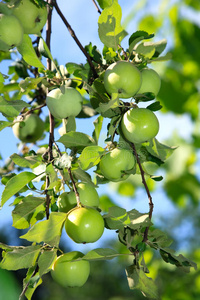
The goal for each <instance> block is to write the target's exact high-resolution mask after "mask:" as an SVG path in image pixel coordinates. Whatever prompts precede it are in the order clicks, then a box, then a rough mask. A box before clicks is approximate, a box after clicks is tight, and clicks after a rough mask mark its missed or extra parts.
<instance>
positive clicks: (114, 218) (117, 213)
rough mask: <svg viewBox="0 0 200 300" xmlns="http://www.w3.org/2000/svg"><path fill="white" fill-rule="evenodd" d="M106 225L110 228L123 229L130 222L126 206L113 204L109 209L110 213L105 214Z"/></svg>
mask: <svg viewBox="0 0 200 300" xmlns="http://www.w3.org/2000/svg"><path fill="white" fill-rule="evenodd" d="M104 220H105V224H106V227H107V228H108V229H112V230H113V229H114V230H116V229H123V228H124V226H127V224H130V219H129V217H128V214H127V211H126V210H125V209H124V208H121V207H118V206H113V207H110V208H109V210H108V214H106V215H104Z"/></svg>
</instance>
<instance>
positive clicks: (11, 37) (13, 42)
mask: <svg viewBox="0 0 200 300" xmlns="http://www.w3.org/2000/svg"><path fill="white" fill-rule="evenodd" d="M23 34H24V31H23V27H22V25H21V23H20V21H19V20H18V19H17V18H16V17H15V16H12V15H5V14H0V50H2V51H8V50H10V49H12V48H14V47H15V46H18V45H20V44H21V42H22V39H23Z"/></svg>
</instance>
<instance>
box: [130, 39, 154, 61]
mask: <svg viewBox="0 0 200 300" xmlns="http://www.w3.org/2000/svg"><path fill="white" fill-rule="evenodd" d="M134 50H135V51H136V53H138V54H140V55H142V56H144V57H145V58H148V59H150V58H152V57H153V55H154V54H155V51H156V49H155V47H154V46H153V44H152V43H148V42H142V43H140V44H139V45H137V46H136V47H135V49H134Z"/></svg>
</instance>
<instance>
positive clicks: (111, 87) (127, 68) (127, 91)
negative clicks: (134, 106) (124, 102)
mask: <svg viewBox="0 0 200 300" xmlns="http://www.w3.org/2000/svg"><path fill="white" fill-rule="evenodd" d="M104 86H105V89H106V91H107V92H108V94H110V95H111V94H113V93H118V94H119V97H120V98H130V97H133V96H134V95H135V94H136V93H137V91H138V90H139V88H140V86H141V74H140V71H139V70H138V69H137V68H136V67H135V66H134V65H133V64H132V63H131V62H128V61H118V62H115V63H113V64H111V65H110V66H109V67H108V68H107V70H106V71H105V75H104Z"/></svg>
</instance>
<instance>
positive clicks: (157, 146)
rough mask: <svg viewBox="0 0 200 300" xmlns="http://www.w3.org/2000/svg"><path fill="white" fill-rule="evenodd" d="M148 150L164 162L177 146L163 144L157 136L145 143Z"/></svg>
mask: <svg viewBox="0 0 200 300" xmlns="http://www.w3.org/2000/svg"><path fill="white" fill-rule="evenodd" d="M145 147H146V149H147V151H148V152H149V153H150V154H151V155H153V156H155V157H157V158H159V159H160V160H162V161H163V162H164V161H165V160H166V159H167V158H169V156H170V155H171V154H172V153H173V152H174V150H175V149H176V147H169V146H166V145H164V144H161V143H160V142H159V141H158V140H157V139H156V138H154V139H151V140H150V141H149V142H147V143H145Z"/></svg>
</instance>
